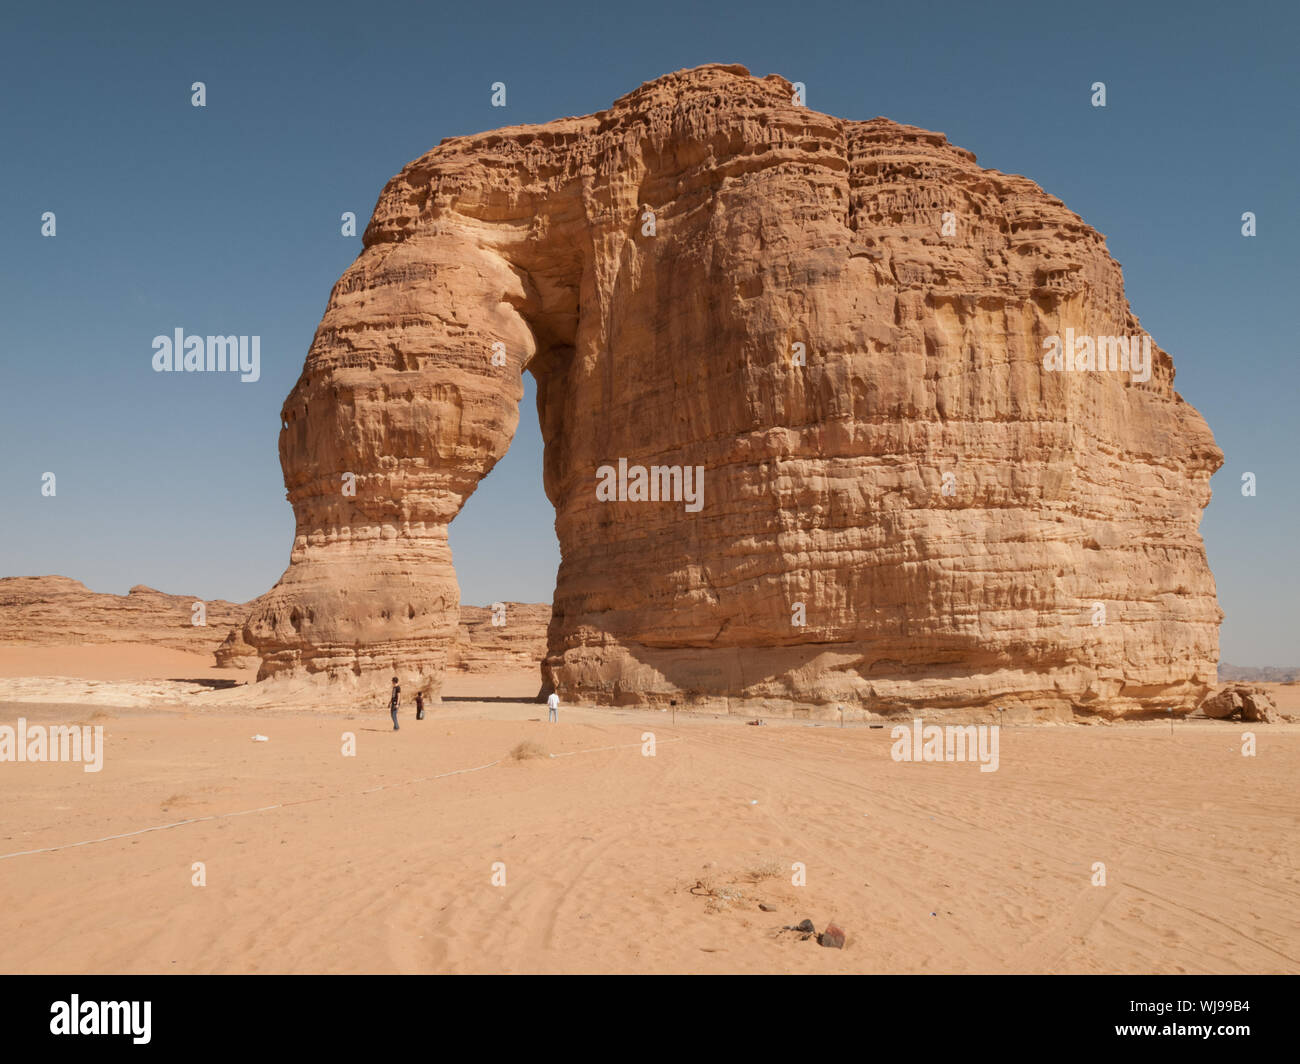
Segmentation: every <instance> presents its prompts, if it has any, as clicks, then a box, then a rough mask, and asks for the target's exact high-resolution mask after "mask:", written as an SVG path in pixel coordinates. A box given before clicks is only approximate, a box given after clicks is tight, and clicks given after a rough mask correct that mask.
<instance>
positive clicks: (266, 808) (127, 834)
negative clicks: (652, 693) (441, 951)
mask: <svg viewBox="0 0 1300 1064" xmlns="http://www.w3.org/2000/svg"><path fill="white" fill-rule="evenodd" d="M664 742H669V743H676V742H681V738H680V736H679V737H678V738H675V739H665V740H664ZM641 745H642V744H641V743H620V744H617V745H615V746H597V747H593V748H592V749H590V750H569V751H566V752H565V753H562V754H552V755H551V756H552V757H572V756H573V755H574V754H596V753H599V752H600V751H601V750H623V749H626V748H627V747H629V746H641ZM503 760H504V759H503V758H497V759H496V760H495V761H489V762H488V763H487V764H486V765H477V766H475V767H474V768H458V769H453V770H452V771H451V772H439V773H438V774H437V775H435V776H419V777H417V778H416V779H413V780H402V781H401V782H400V783H381V784H380V785H379V786H378V787H370V788H367V789H366V790H364V791H355V792H353V793H354V794H374V793H375V792H376V791H386V790H389V789H390V788H393V787H409V786H410V785H411V784H413V783H428V782H429V781H430V780H441V779H446V778H447V777H448V776H463V775H464V774H465V773H467V772H482V771H483V770H484V769H485V768H491V767H492V766H493V765H499V764H501V762H502V761H503ZM346 797H347V794H345V793H339V794H323V795H321V796H320V797H318V798H300V799H298V801H296V802H278V803H277V804H275V805H263V806H259V807H258V808H256V809H242V810H240V811H239V812H238V813H213V814H211V815H210V816H196V817H191V818H190V819H189V820H177V821H175V822H174V823H171V824H155V825H154V826H153V827H151V828H140V829H139V830H138V831H124V832H122V833H121V834H120V835H105V836H103V837H102V838H98V839H83V840H82V841H81V842H65V843H64V844H63V845H62V846H44V847H42V848H41V849H39V850H19V851H18V852H16V853H0V861H7V860H9V858H11V857H29V856H31V855H32V854H37V853H54V852H56V851H58V850H72V849H75V848H76V847H78V846H93V845H94V844H95V843H97V842H113V841H114V840H116V839H129V838H132V837H133V836H135V835H147V834H149V832H151V831H167V830H169V829H170V828H183V827H184V826H185V825H186V824H201V823H203V822H204V821H205V820H228V819H230V818H231V817H237V816H251V815H252V814H253V813H267V812H270V811H271V810H272V809H287V808H288V807H289V806H292V805H309V804H310V803H312V802H328V801H332V800H333V799H335V798H346Z"/></svg>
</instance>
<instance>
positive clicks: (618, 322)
mask: <svg viewBox="0 0 1300 1064" xmlns="http://www.w3.org/2000/svg"><path fill="white" fill-rule="evenodd" d="M651 215H653V218H652V219H651ZM1067 329H1073V330H1075V332H1076V333H1077V334H1080V335H1092V336H1133V337H1137V336H1140V335H1142V329H1141V326H1140V324H1139V323H1138V320H1137V319H1136V317H1135V316H1134V315H1133V313H1132V311H1131V310H1130V308H1129V305H1128V302H1127V300H1126V298H1125V295H1124V287H1123V278H1122V274H1121V271H1120V267H1119V265H1118V264H1117V263H1116V262H1115V261H1114V260H1113V259H1112V258H1111V257H1110V255H1109V254H1108V252H1107V250H1106V245H1105V241H1104V239H1103V237H1102V236H1101V235H1100V234H1098V233H1097V232H1095V231H1094V230H1093V229H1091V228H1090V227H1089V226H1088V225H1086V224H1085V223H1084V222H1083V221H1082V220H1081V219H1080V218H1079V217H1078V216H1077V215H1075V214H1074V213H1073V212H1071V211H1070V210H1068V209H1067V208H1066V207H1065V205H1064V204H1062V203H1061V202H1060V201H1059V200H1057V199H1055V198H1054V197H1052V196H1050V195H1048V194H1046V193H1045V192H1044V191H1043V190H1042V189H1040V188H1039V187H1038V186H1037V185H1035V184H1034V183H1033V182H1032V181H1030V180H1028V179H1026V178H1023V177H1017V176H1012V175H1007V174H1003V173H999V172H997V171H993V170H985V169H982V168H980V167H979V166H977V165H976V162H975V157H974V156H973V155H972V154H971V153H970V152H968V151H964V150H962V149H960V148H956V147H953V146H952V145H950V144H948V142H947V140H946V139H945V138H944V137H943V136H942V135H941V134H938V133H932V132H927V131H925V130H922V129H917V128H915V127H911V126H905V125H899V124H897V123H895V122H891V121H888V120H886V119H883V118H877V119H872V120H870V121H848V120H844V119H839V118H835V117H832V116H829V115H824V114H819V113H817V112H815V111H811V110H809V109H807V108H805V107H803V106H801V105H799V104H797V103H796V102H794V99H793V87H792V85H791V83H789V82H788V81H786V80H785V79H783V78H781V77H778V76H775V75H770V76H768V77H765V78H762V79H759V78H754V77H751V76H749V74H748V72H747V71H746V70H744V68H742V67H735V66H707V67H701V68H699V69H696V70H690V71H684V72H679V73H676V74H671V75H668V76H666V77H662V78H659V79H657V80H656V81H653V82H650V83H648V84H646V85H643V86H642V87H641V88H640V89H638V90H636V91H635V92H633V93H631V94H630V95H628V96H625V97H623V98H622V99H620V100H618V101H617V102H616V103H615V104H614V105H613V106H612V107H611V108H610V109H609V110H607V111H603V112H600V113H598V114H594V115H589V116H587V117H583V118H567V119H562V120H558V121H555V122H551V123H548V124H545V125H538V126H522V127H514V128H509V129H501V130H496V131H493V132H490V133H484V134H480V135H476V136H469V137H457V138H452V139H449V140H445V141H443V142H442V143H441V144H440V145H439V146H438V147H436V148H434V149H433V150H432V151H430V152H428V153H427V154H425V155H424V156H422V157H421V158H420V159H418V160H416V161H415V162H413V163H411V164H410V165H409V166H407V167H406V168H405V169H403V170H402V172H401V173H400V174H398V175H397V176H396V177H395V178H393V180H391V181H390V182H389V183H388V185H387V187H386V188H385V189H384V191H383V193H382V195H381V196H380V198H379V202H378V204H377V206H376V208H375V211H374V215H373V217H372V218H371V221H370V224H369V226H368V228H367V230H366V233H365V238H364V250H363V251H362V253H361V255H360V256H359V258H358V259H357V261H356V262H355V263H354V264H353V265H352V266H351V267H350V268H349V269H348V271H347V272H346V273H345V274H344V275H343V277H342V278H341V279H340V281H339V282H338V283H337V285H336V286H335V288H334V291H333V293H332V294H331V296H330V300H329V305H328V307H327V309H326V312H325V316H324V319H323V320H322V322H321V324H320V327H319V329H318V331H317V333H316V337H315V339H314V341H313V343H312V345H311V349H310V351H309V352H308V355H307V360H306V364H305V366H304V368H303V372H302V375H301V377H300V379H299V381H298V383H297V384H296V386H295V387H294V389H293V391H292V392H291V394H290V395H289V397H288V399H287V400H286V402H285V404H284V408H283V422H284V425H283V428H282V431H281V437H280V456H281V463H282V465H283V468H284V476H285V484H286V487H287V489H288V496H289V500H290V502H291V503H292V505H293V508H294V513H295V515H296V520H297V531H296V537H295V540H294V545H293V550H292V554H291V561H290V566H289V568H288V570H287V571H286V572H285V574H284V576H283V577H282V578H281V580H280V582H279V583H278V584H277V585H276V587H275V588H274V589H273V590H272V591H271V592H270V593H268V595H267V596H265V598H264V599H263V604H262V606H261V607H260V608H259V609H258V610H257V611H256V612H255V614H254V615H253V616H252V617H251V618H250V620H249V622H248V624H247V625H246V627H245V630H244V632H243V638H244V639H245V640H246V641H247V642H248V644H249V645H251V646H253V647H255V648H256V649H257V650H258V652H259V653H260V655H261V658H262V666H261V670H260V673H259V676H260V677H261V678H270V677H282V676H303V675H313V676H319V677H328V678H331V679H333V680H335V681H339V680H348V681H351V682H354V683H356V684H359V685H361V686H380V685H382V684H384V683H386V682H387V677H388V675H389V674H390V673H391V671H392V670H393V668H394V667H398V666H400V668H401V669H402V673H403V675H404V676H408V677H412V678H411V679H410V680H409V681H408V682H410V683H412V684H418V683H428V684H429V685H430V686H431V687H432V688H433V689H434V690H436V689H437V686H438V684H439V682H440V674H441V671H442V669H443V668H444V666H445V663H446V656H447V653H448V649H449V647H450V646H451V645H452V643H453V641H454V634H455V630H456V618H457V606H458V589H457V584H456V578H455V573H454V571H453V568H452V558H451V553H450V550H449V548H448V545H447V524H448V522H450V521H451V520H452V518H453V517H455V515H456V514H457V513H458V512H459V510H460V508H461V506H462V505H463V504H464V502H465V500H466V498H467V497H468V495H469V494H470V493H471V492H472V491H473V490H474V488H475V486H476V485H477V484H478V483H479V481H480V480H481V479H482V478H483V477H484V476H486V475H487V474H488V473H489V472H490V471H491V469H492V467H493V465H494V464H495V463H496V462H497V461H498V460H499V459H500V457H501V456H502V455H503V454H504V453H505V450H506V448H507V447H508V445H509V443H510V439H511V436H512V435H513V432H514V429H515V426H516V424H517V420H518V416H519V412H518V403H519V399H520V397H521V395H522V384H521V374H522V372H523V370H524V369H525V368H526V369H528V370H529V371H531V372H532V373H533V374H534V376H535V377H536V379H537V382H538V414H539V416H540V420H541V427H542V434H543V438H544V441H545V472H544V476H545V489H546V492H547V495H548V497H549V498H550V500H551V502H552V503H553V504H554V506H555V510H556V518H555V520H556V530H557V534H558V537H559V540H560V547H561V553H562V558H563V560H562V562H561V565H560V570H559V573H558V577H557V586H556V591H555V599H554V614H553V617H552V620H551V624H550V630H549V635H548V652H547V656H546V660H545V663H544V666H543V673H544V681H545V685H547V686H549V685H551V684H554V686H556V687H557V688H558V689H559V690H560V692H561V694H562V695H563V696H564V697H566V698H567V699H570V700H578V701H589V702H597V703H611V704H621V703H646V702H648V703H653V704H667V703H668V702H669V701H677V702H678V703H679V704H697V705H705V706H709V707H712V708H722V709H731V708H733V707H734V708H736V710H737V711H739V712H747V711H749V710H751V709H753V708H754V706H755V705H756V704H758V705H760V706H762V707H764V708H765V709H766V711H767V712H773V713H781V712H822V711H823V709H825V711H828V712H832V713H833V712H835V706H836V705H837V704H845V705H847V706H848V707H849V708H850V711H851V712H855V713H857V712H895V711H906V710H911V709H914V708H916V707H923V706H932V707H947V706H972V705H974V706H991V705H1003V704H1008V703H1017V704H1020V705H1028V706H1032V707H1033V708H1035V709H1038V710H1042V711H1044V712H1045V713H1048V714H1052V715H1062V714H1069V713H1071V712H1076V711H1083V712H1100V713H1105V714H1116V713H1124V712H1130V711H1142V710H1149V709H1152V708H1161V709H1163V708H1166V707H1168V706H1171V705H1172V706H1176V707H1178V708H1180V709H1182V710H1190V709H1192V708H1193V707H1194V706H1195V705H1196V704H1197V703H1198V702H1199V701H1200V699H1201V697H1202V696H1203V695H1204V694H1205V693H1206V692H1207V691H1208V690H1209V689H1210V687H1211V686H1212V685H1213V684H1214V681H1215V663H1216V660H1217V657H1218V624H1219V620H1220V618H1221V613H1220V610H1219V607H1218V604H1217V601H1216V597H1215V589H1214V582H1213V578H1212V576H1211V574H1210V571H1209V569H1208V566H1207V564H1206V558H1205V552H1204V549H1203V545H1202V543H1201V539H1200V536H1199V535H1198V532H1197V526H1198V523H1199V519H1200V514H1201V510H1202V509H1203V507H1204V506H1205V504H1206V503H1207V501H1208V499H1209V479H1210V476H1211V474H1212V473H1213V472H1214V471H1215V469H1217V468H1218V466H1219V465H1220V464H1221V461H1222V455H1221V453H1220V451H1219V450H1218V448H1217V447H1216V446H1215V443H1214V440H1213V437H1212V436H1211V434H1210V431H1209V429H1208V428H1207V427H1206V425H1205V422H1204V421H1203V419H1202V418H1201V417H1200V415H1199V414H1198V413H1197V412H1196V411H1195V410H1194V409H1193V408H1192V407H1191V406H1189V405H1188V404H1187V403H1186V402H1185V401H1184V400H1183V399H1182V398H1181V397H1180V396H1179V395H1178V394H1177V393H1176V392H1175V391H1174V388H1173V379H1174V370H1173V365H1172V362H1171V360H1170V358H1169V356H1168V355H1167V354H1165V353H1164V352H1163V351H1161V350H1160V349H1159V348H1158V346H1156V345H1155V344H1154V343H1152V344H1151V354H1152V362H1153V365H1152V369H1151V373H1150V379H1149V380H1145V381H1139V380H1136V379H1134V377H1135V375H1134V374H1129V373H1120V372H1073V373H1070V372H1059V373H1053V372H1048V371H1047V370H1046V369H1045V368H1044V362H1043V354H1044V342H1045V341H1046V340H1047V338H1048V337H1050V336H1053V335H1057V336H1060V335H1064V334H1065V332H1066V330H1067ZM494 345H498V346H495V347H494ZM795 345H803V347H802V349H800V348H797V347H796V346H795ZM494 354H495V355H496V356H497V357H496V358H495V360H494V357H493V356H494ZM800 362H802V363H803V364H800ZM620 459H625V460H626V462H627V464H628V466H629V467H635V466H637V465H643V466H647V467H648V466H651V465H658V466H679V467H683V468H684V469H697V468H702V469H703V471H704V472H703V496H702V500H701V505H700V506H699V507H698V508H697V509H692V508H691V507H690V506H688V505H687V504H686V503H685V502H684V501H650V502H647V501H634V498H635V496H634V495H633V496H632V497H630V498H628V499H627V500H626V501H602V499H601V498H599V497H598V495H597V490H596V488H597V482H598V480H597V478H598V476H599V472H598V471H599V470H600V467H602V466H607V465H608V466H617V465H618V463H619V460H620ZM349 476H351V477H354V478H355V479H354V481H353V483H354V484H355V494H354V495H350V494H347V493H346V491H345V490H344V488H343V485H344V484H345V483H347V482H348V480H349ZM634 491H635V489H634ZM1098 605H1100V606H1102V607H1104V611H1103V612H1102V613H1101V614H1099V613H1098V611H1097V607H1098ZM801 611H802V613H801ZM801 617H802V619H803V620H804V622H805V623H803V624H796V623H792V622H793V621H795V620H798V619H801ZM1099 617H1100V618H1101V619H1100V620H1098V618H1099ZM412 674H414V676H412ZM417 677H418V678H417Z"/></svg>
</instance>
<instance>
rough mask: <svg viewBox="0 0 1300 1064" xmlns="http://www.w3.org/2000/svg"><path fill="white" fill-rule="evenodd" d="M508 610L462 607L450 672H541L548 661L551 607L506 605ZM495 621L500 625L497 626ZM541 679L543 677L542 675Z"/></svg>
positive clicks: (523, 603) (504, 603) (506, 603)
mask: <svg viewBox="0 0 1300 1064" xmlns="http://www.w3.org/2000/svg"><path fill="white" fill-rule="evenodd" d="M500 605H501V606H504V607H505V609H504V610H493V609H491V608H490V607H482V606H462V607H461V608H460V625H459V626H458V628H457V629H456V639H455V641H454V642H453V643H452V645H451V647H450V648H449V649H448V651H447V668H448V669H449V670H454V671H456V672H495V671H498V670H501V669H534V670H536V669H538V668H539V667H540V666H541V663H542V659H543V658H544V657H546V626H547V625H548V624H550V621H551V607H550V606H548V605H546V603H544V602H541V603H538V602H502V603H500ZM494 618H495V619H496V620H497V622H498V623H496V624H494V623H493V620H494ZM538 675H539V676H540V673H539V674H538Z"/></svg>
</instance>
